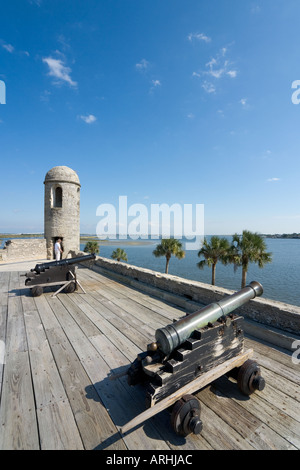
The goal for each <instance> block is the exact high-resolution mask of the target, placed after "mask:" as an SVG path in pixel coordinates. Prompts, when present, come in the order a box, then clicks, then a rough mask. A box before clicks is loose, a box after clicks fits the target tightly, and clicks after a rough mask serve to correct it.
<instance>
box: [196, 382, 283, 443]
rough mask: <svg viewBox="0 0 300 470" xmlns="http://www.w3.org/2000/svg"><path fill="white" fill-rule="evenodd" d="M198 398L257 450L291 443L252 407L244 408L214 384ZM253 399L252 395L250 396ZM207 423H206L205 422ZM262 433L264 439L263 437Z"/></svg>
mask: <svg viewBox="0 0 300 470" xmlns="http://www.w3.org/2000/svg"><path fill="white" fill-rule="evenodd" d="M229 386H230V388H231V387H233V388H236V387H237V385H236V384H235V383H230V385H229ZM196 396H197V398H199V400H200V401H201V403H204V404H205V405H206V406H207V407H208V408H210V409H211V410H212V411H213V412H214V413H215V414H216V415H218V416H219V417H220V418H221V419H222V421H223V422H224V423H227V424H228V425H229V426H230V427H231V428H232V429H234V430H235V431H236V432H237V433H238V434H239V435H240V436H241V437H240V438H239V440H243V441H242V442H244V440H246V441H247V442H249V444H250V445H252V446H253V447H254V448H256V449H257V450H260V449H264V450H276V449H287V448H290V445H289V444H288V443H287V441H286V440H285V439H283V438H282V437H281V436H279V435H278V434H277V433H276V432H275V431H273V430H272V429H270V428H269V427H268V426H266V425H264V423H263V422H262V421H261V420H260V419H259V417H258V416H255V415H254V414H252V413H251V408H250V409H249V411H248V410H246V409H244V408H243V407H242V406H241V404H240V403H239V402H238V401H234V400H232V399H231V398H230V397H229V396H226V395H223V394H222V393H221V392H220V391H219V390H218V389H217V388H216V387H215V385H214V384H212V386H211V387H209V388H208V387H207V388H206V389H204V390H201V392H199V393H197V394H196ZM241 398H243V399H244V398H245V397H241ZM250 400H251V397H250ZM204 425H205V424H204ZM262 434H263V436H264V439H262Z"/></svg>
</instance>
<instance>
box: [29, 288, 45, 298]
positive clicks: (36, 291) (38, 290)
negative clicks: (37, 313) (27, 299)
mask: <svg viewBox="0 0 300 470" xmlns="http://www.w3.org/2000/svg"><path fill="white" fill-rule="evenodd" d="M31 293H32V295H33V297H39V296H40V295H42V293H43V288H42V287H41V286H34V287H32V289H31Z"/></svg>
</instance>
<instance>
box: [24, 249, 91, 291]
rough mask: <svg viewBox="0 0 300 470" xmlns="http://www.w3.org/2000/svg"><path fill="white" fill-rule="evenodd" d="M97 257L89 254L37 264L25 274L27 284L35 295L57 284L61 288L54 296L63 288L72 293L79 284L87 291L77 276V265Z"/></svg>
mask: <svg viewBox="0 0 300 470" xmlns="http://www.w3.org/2000/svg"><path fill="white" fill-rule="evenodd" d="M95 258H96V255H94V254H89V255H85V256H77V257H75V258H66V259H62V260H60V261H50V262H49V263H40V264H36V266H35V267H34V268H33V269H31V270H30V271H29V272H27V273H26V274H24V275H23V276H25V277H26V279H25V286H26V287H30V288H31V293H32V295H33V296H34V297H37V296H40V295H42V293H43V288H44V287H50V286H57V285H59V286H60V288H59V289H58V290H57V291H56V292H55V293H54V294H53V297H54V296H55V295H57V294H58V293H59V292H61V291H62V290H64V292H67V293H72V292H74V291H75V290H76V289H77V286H78V285H79V287H80V288H81V290H82V291H83V292H85V291H84V289H83V288H82V286H81V284H80V283H79V281H78V279H77V277H76V267H77V265H78V264H82V263H87V262H93V260H94V259H95Z"/></svg>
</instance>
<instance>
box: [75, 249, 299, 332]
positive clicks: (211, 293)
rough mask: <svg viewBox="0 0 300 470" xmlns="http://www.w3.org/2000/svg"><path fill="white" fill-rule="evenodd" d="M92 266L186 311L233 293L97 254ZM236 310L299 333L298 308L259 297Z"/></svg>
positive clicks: (268, 323)
mask: <svg viewBox="0 0 300 470" xmlns="http://www.w3.org/2000/svg"><path fill="white" fill-rule="evenodd" d="M82 254H84V253H82ZM94 269H96V270H100V272H101V271H103V272H105V273H107V274H109V275H113V276H114V277H115V278H117V279H119V280H120V281H122V282H124V283H127V284H129V285H132V286H133V287H137V288H140V289H142V290H144V291H147V292H148V293H150V294H151V291H152V293H153V294H155V295H157V289H159V290H160V296H161V297H162V298H164V299H165V300H169V301H173V302H175V301H176V303H177V304H178V305H180V304H182V305H181V306H182V307H183V308H184V309H186V310H187V311H188V310H189V311H195V310H196V308H197V305H196V303H197V304H199V303H200V304H204V305H207V304H209V303H212V302H217V301H218V300H220V299H221V298H222V297H224V296H227V295H230V294H232V293H233V292H234V291H231V290H228V289H223V288H221V287H216V286H211V285H209V284H204V283H201V282H197V281H190V280H188V279H184V278H180V277H177V276H172V275H170V274H162V273H159V272H156V271H151V270H149V269H144V268H139V267H136V266H132V265H129V264H127V263H122V262H118V261H114V260H110V259H107V258H102V257H97V259H96V262H95V265H94ZM154 290H155V292H154ZM198 308H199V306H198ZM238 312H239V314H242V315H243V316H244V317H245V318H247V319H249V320H250V321H251V320H253V321H254V322H258V323H261V324H263V325H268V326H270V327H274V328H278V329H280V330H283V331H286V332H290V333H292V334H294V335H299V339H300V307H297V306H294V305H289V304H285V303H283V302H277V301H274V300H270V299H265V298H263V297H260V298H257V299H253V300H251V301H250V302H248V303H247V304H246V305H245V306H243V307H241V308H239V309H238Z"/></svg>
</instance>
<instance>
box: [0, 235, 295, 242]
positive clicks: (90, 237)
mask: <svg viewBox="0 0 300 470" xmlns="http://www.w3.org/2000/svg"><path fill="white" fill-rule="evenodd" d="M218 236H219V237H222V236H232V235H218ZM261 236H262V237H265V238H280V239H283V240H284V239H288V240H290V239H299V240H300V233H282V234H279V233H275V234H264V233H263V234H261ZM6 238H44V234H43V233H0V240H3V239H6ZM161 238H162V237H159V238H157V239H156V240H155V239H152V238H150V239H140V238H139V239H137V240H132V239H130V238H128V239H127V238H126V239H119V238H116V239H108V240H100V239H99V238H98V237H97V235H87V234H83V235H80V243H84V242H88V241H97V242H98V243H99V244H100V245H111V244H113V245H115V244H116V243H117V242H120V243H128V245H150V244H153V243H155V242H157V243H159V240H161Z"/></svg>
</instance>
